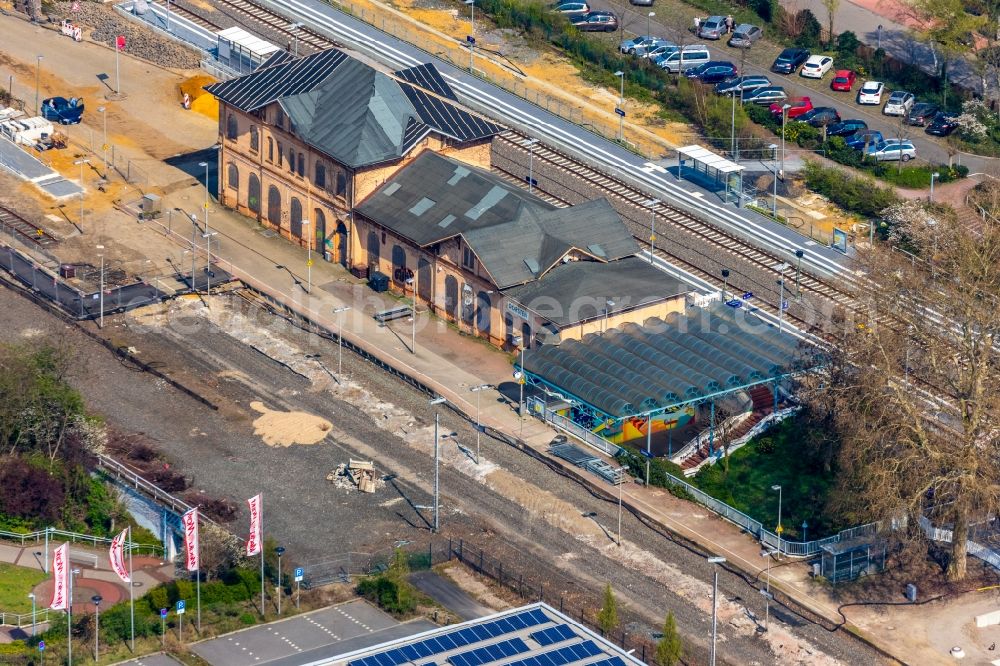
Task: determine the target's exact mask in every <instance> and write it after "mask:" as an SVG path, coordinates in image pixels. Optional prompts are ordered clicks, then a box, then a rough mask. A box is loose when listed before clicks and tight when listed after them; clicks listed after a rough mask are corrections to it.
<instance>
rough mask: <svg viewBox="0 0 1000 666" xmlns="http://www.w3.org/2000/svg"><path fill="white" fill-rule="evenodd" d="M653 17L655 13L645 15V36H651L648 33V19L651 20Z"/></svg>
mask: <svg viewBox="0 0 1000 666" xmlns="http://www.w3.org/2000/svg"><path fill="white" fill-rule="evenodd" d="M654 16H656V12H649V13H648V14H646V34H647V35H649V34H652V33H651V32H649V19H651V18H653V17H654Z"/></svg>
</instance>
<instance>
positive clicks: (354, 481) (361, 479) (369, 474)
mask: <svg viewBox="0 0 1000 666" xmlns="http://www.w3.org/2000/svg"><path fill="white" fill-rule="evenodd" d="M326 480H327V481H329V482H330V483H332V484H333V485H334V486H335V487H337V488H341V489H343V490H355V489H357V490H359V491H361V492H363V493H373V492H375V491H376V490H378V489H380V488H384V487H385V479H383V478H382V477H380V476H376V474H375V464H374V463H372V462H368V461H364V460H354V459H353V458H352V459H351V461H350V462H349V463H347V464H345V463H340V464H339V465H337V469H335V470H333V471H332V472H330V473H329V474H327V475H326Z"/></svg>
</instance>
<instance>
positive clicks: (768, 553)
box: [760, 549, 781, 631]
mask: <svg viewBox="0 0 1000 666" xmlns="http://www.w3.org/2000/svg"><path fill="white" fill-rule="evenodd" d="M779 554H781V551H780V550H776V549H775V550H762V551H761V553H760V556H761V557H766V558H767V583H765V587H764V589H763V590H761V591H760V593H761V594H762V595H763V596H764V631H767V625H768V621H769V619H770V615H771V599H774V595H773V594H771V558H772V557H773V556H775V555H779Z"/></svg>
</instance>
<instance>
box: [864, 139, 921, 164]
mask: <svg viewBox="0 0 1000 666" xmlns="http://www.w3.org/2000/svg"><path fill="white" fill-rule="evenodd" d="M868 155H869V156H870V157H873V158H875V159H876V160H878V161H879V162H887V161H896V160H902V161H904V162H909V161H910V160H912V159H913V158H914V157H916V156H917V149H916V148H914V146H913V143H912V142H910V141H907V140H903V141H900V140H899V139H889V140H882V141H879V142H878V143H877V144H875V145H874V146H872V145H869V146H868Z"/></svg>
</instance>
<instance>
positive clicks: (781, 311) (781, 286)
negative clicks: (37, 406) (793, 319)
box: [778, 264, 788, 333]
mask: <svg viewBox="0 0 1000 666" xmlns="http://www.w3.org/2000/svg"><path fill="white" fill-rule="evenodd" d="M778 269H779V270H780V271H781V277H780V278H779V279H778V333H781V329H782V324H783V323H784V320H785V271H787V270H788V264H781V265H780V266H778Z"/></svg>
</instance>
